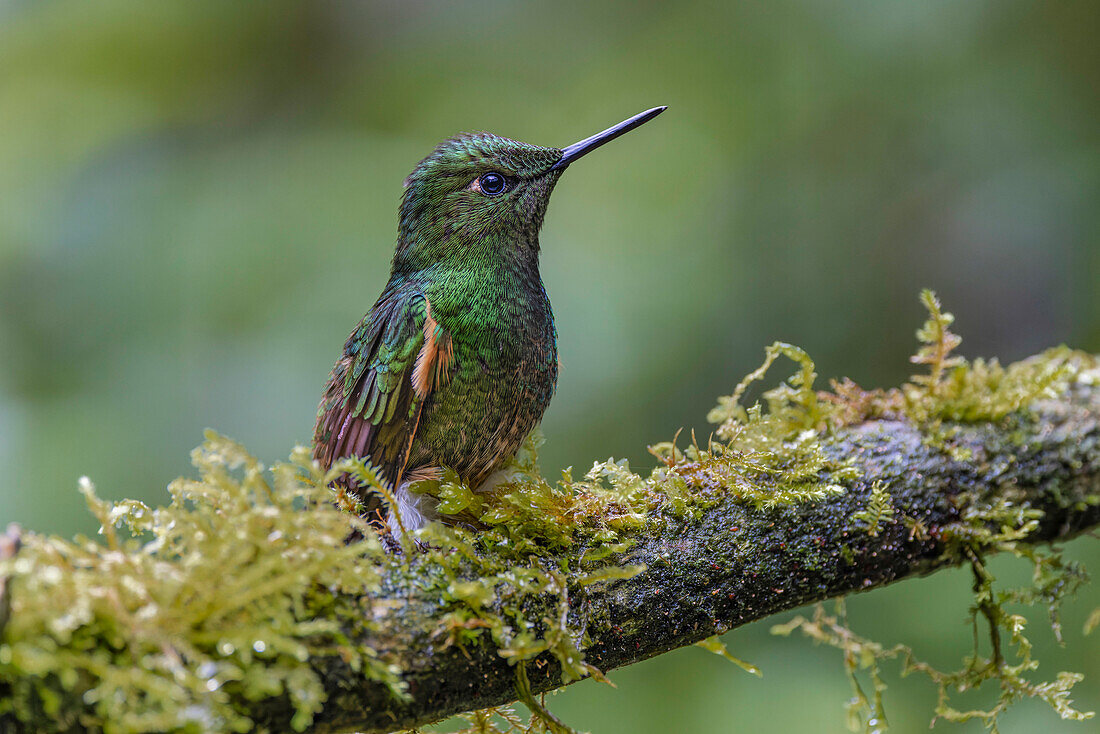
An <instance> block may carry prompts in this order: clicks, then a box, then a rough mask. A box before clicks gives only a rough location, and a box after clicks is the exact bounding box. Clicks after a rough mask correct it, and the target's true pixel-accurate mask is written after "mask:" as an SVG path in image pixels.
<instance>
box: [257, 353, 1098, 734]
mask: <svg viewBox="0 0 1100 734" xmlns="http://www.w3.org/2000/svg"><path fill="white" fill-rule="evenodd" d="M1090 374H1091V376H1090ZM1097 376H1098V372H1097V371H1096V370H1095V369H1093V370H1092V372H1091V373H1089V374H1086V376H1085V377H1086V378H1088V379H1082V380H1079V381H1078V382H1077V383H1076V384H1075V385H1074V386H1073V387H1072V388H1071V389H1070V392H1069V393H1068V394H1067V395H1065V396H1064V397H1063V398H1062V399H1059V400H1049V401H1044V402H1042V403H1040V404H1038V405H1036V406H1035V409H1034V411H1033V413H1032V414H1031V415H1029V416H1024V417H1010V418H1008V419H1005V420H1002V421H998V422H997V423H995V424H994V423H981V424H976V425H959V426H957V434H956V435H954V436H953V437H952V439H951V444H952V451H951V452H947V451H945V450H944V449H942V448H937V447H935V446H932V445H930V442H929V440H928V436H927V435H926V434H924V433H922V432H921V431H920V430H919V429H918V428H917V427H916V426H914V425H912V424H911V423H909V422H905V421H893V420H875V421H867V422H864V423H861V424H859V425H855V426H852V427H849V428H845V429H841V430H839V431H837V432H836V433H835V434H834V435H832V436H830V437H826V438H824V439H823V442H824V447H825V450H826V452H827V453H828V454H829V455H830V456H831V457H835V458H837V459H842V458H851V459H852V460H854V462H855V465H856V466H857V468H858V469H859V470H860V472H861V474H862V478H861V479H860V480H858V481H857V482H855V483H854V486H852V487H850V488H849V490H848V491H846V492H845V493H843V494H840V495H836V496H833V497H831V498H828V499H826V500H822V501H818V502H813V503H805V504H800V505H794V506H786V507H777V508H773V509H770V510H757V509H753V508H751V507H746V506H745V505H744V504H743V503H740V502H738V501H736V500H734V499H732V498H730V499H727V500H726V501H724V502H722V503H721V504H719V505H718V506H716V507H714V508H712V509H710V510H709V511H707V512H706V513H705V514H704V516H703V517H702V518H701V520H699V521H683V520H680V519H677V518H674V517H667V518H665V522H664V523H652V524H649V525H647V528H646V529H645V530H644V531H641V532H639V533H637V534H636V535H634V536H633V537H634V538H635V540H636V544H635V545H634V546H633V547H632V548H631V550H630V551H629V552H628V553H626V554H624V555H623V556H622V557H621V559H620V560H621V562H622V563H628V564H644V565H645V567H646V570H645V572H643V573H641V574H640V575H638V576H635V577H634V578H630V579H627V580H619V581H612V582H608V583H600V584H596V585H593V586H587V587H583V588H575V589H570V601H571V609H572V611H571V614H573V615H575V616H576V617H577V619H576V620H574V622H575V623H577V624H579V625H580V626H581V627H582V628H583V629H584V630H585V632H586V634H587V636H588V638H589V643H588V645H587V646H586V648H585V654H586V656H587V657H586V659H587V661H588V662H589V663H591V664H593V665H595V666H597V667H598V668H600V669H601V670H604V671H607V670H611V669H614V668H617V667H619V666H622V665H627V664H629V663H634V662H638V661H640V660H644V659H646V658H650V657H653V656H655V655H659V654H661V653H663V652H667V651H669V650H673V649H675V648H678V647H682V646H684V645H688V644H692V643H694V642H697V641H700V640H703V639H705V638H707V637H709V636H711V635H714V634H720V633H723V632H726V631H728V630H730V629H733V628H735V627H738V626H740V625H742V624H746V623H748V622H751V621H754V620H757V619H761V618H763V617H767V616H769V615H771V614H775V613H776V612H781V611H784V610H789V609H793V608H795V607H798V606H801V605H803V604H807V603H810V602H815V601H821V600H825V599H828V598H831V597H836V596H840V595H844V594H850V593H853V592H858V591H867V590H869V589H873V588H877V587H880V586H885V585H887V584H889V583H892V582H894V581H898V580H901V579H904V578H908V577H913V576H921V575H926V574H929V573H931V572H933V571H936V570H938V569H941V568H945V567H948V566H955V565H958V564H960V563H963V562H965V561H966V560H967V553H970V552H977V553H982V552H986V551H991V550H995V548H993V547H982V544H983V541H982V539H981V538H982V536H983V532H982V531H985V532H989V531H990V529H991V528H993V526H994V525H996V524H997V523H998V522H1002V521H1003V518H1002V519H998V518H997V517H996V514H997V508H998V507H1002V508H1003V507H1005V506H1006V505H1005V503H1013V506H1016V507H1026V508H1031V509H1034V510H1039V511H1041V513H1042V515H1041V519H1040V521H1039V523H1038V524H1037V525H1036V526H1035V527H1034V528H1033V529H1032V530H1031V531H1030V532H1028V534H1027V536H1026V538H1024V539H1023V540H1024V542H1029V543H1039V542H1044V543H1050V542H1058V541H1064V540H1067V539H1070V538H1072V537H1074V536H1075V535H1077V534H1079V533H1081V532H1082V531H1085V530H1087V529H1089V528H1092V527H1095V526H1096V525H1097V524H1098V523H1100V379H1097ZM948 428H949V429H954V428H956V427H954V426H951V427H948ZM945 430H946V429H945ZM967 451H969V453H970V456H971V458H969V459H966V460H961V459H957V458H952V454H954V455H955V456H960V455H965V453H966V452H967ZM873 486H875V487H878V488H879V489H880V491H881V490H883V489H884V490H885V491H886V492H887V493H888V494H889V497H890V502H891V505H892V509H893V515H892V517H891V518H890V519H889V520H888V521H886V522H883V523H882V524H881V527H879V528H876V532H875V534H872V533H871V532H869V531H868V530H867V529H866V528H861V527H860V525H861V523H860V522H858V521H853V515H854V514H856V513H858V512H860V511H861V510H863V509H864V508H866V507H867V506H868V502H869V497H870V494H871V492H872V487H873ZM994 532H996V529H995V528H994ZM572 562H573V563H574V564H576V563H577V562H578V558H574V559H573V560H572ZM421 570H422V571H424V572H427V571H428V569H421ZM415 580H416V576H415V575H414V576H412V577H411V582H410V578H407V577H400V578H394V579H392V583H390V584H386V585H385V588H386V589H387V591H386V595H387V596H388V597H390V598H391V599H393V598H396V599H400V605H399V607H398V608H397V609H395V610H393V611H392V613H390V614H388V615H387V616H385V618H384V619H383V620H382V626H381V629H380V630H378V631H377V632H376V633H375V634H373V635H371V637H370V639H369V640H363V642H366V643H368V644H370V645H371V646H372V647H373V648H374V649H376V650H378V651H379V654H380V655H381V656H382V657H383V659H386V660H390V661H393V662H395V663H396V664H397V666H398V667H399V668H400V669H401V670H402V671H403V673H402V677H403V679H404V680H405V681H406V683H407V684H408V690H409V692H410V694H411V699H410V700H409V701H408V702H398V701H395V700H394V698H393V697H392V695H391V694H390V693H389V691H388V690H387V689H386V688H385V687H384V686H382V685H380V684H375V683H370V682H366V683H364V682H363V681H361V680H357V678H356V676H355V675H354V673H352V672H351V671H349V670H347V669H346V668H343V667H341V666H336V667H332V668H330V669H327V670H324V671H322V672H323V674H324V680H325V687H326V689H327V692H328V696H329V698H328V704H327V705H326V706H325V709H324V711H323V712H322V713H321V714H320V715H319V716H318V718H317V720H316V722H315V726H316V727H317V730H318V731H344V730H348V729H352V728H356V729H361V730H365V731H371V732H376V731H377V732H382V731H391V730H394V729H398V728H402V727H411V726H416V725H420V724H423V723H426V722H430V721H434V720H437V719H440V718H443V717H446V716H448V715H451V714H454V713H456V712H460V711H466V710H470V709H475V708H482V707H486V706H493V705H498V704H502V703H505V702H507V701H512V700H515V699H516V697H517V696H516V692H515V679H516V675H515V670H514V668H513V667H511V666H510V665H509V664H508V663H507V662H505V660H504V659H502V658H501V656H500V655H499V654H498V652H497V650H496V648H495V647H494V646H493V645H492V644H491V643H489V642H488V641H487V640H486V641H484V642H482V644H480V645H474V646H470V645H467V646H466V647H465V649H460V648H459V647H457V646H451V647H449V648H446V649H441V647H442V646H441V644H440V637H439V635H438V634H437V631H438V624H439V623H438V620H439V617H440V615H441V614H442V613H443V612H444V611H445V607H444V605H443V604H442V603H441V600H440V594H439V593H438V591H434V590H433V591H425V590H423V588H419V587H418V585H417V584H416V581H415ZM430 586H431V585H426V587H425V588H430ZM483 639H484V638H483ZM528 676H529V677H530V685H531V689H532V691H534V692H536V693H537V692H539V691H545V690H548V689H551V688H554V687H557V686H558V685H560V671H559V668H558V665H557V664H556V663H555V662H553V661H552V659H550V658H549V656H545V655H544V656H543V657H541V658H539V659H537V660H536V661H534V662H532V663H529V665H528ZM286 715H287V714H286V712H285V711H280V710H278V709H273V710H269V711H268V712H267V715H266V716H264V717H261V718H262V720H264V721H266V722H267V723H268V724H270V725H271V726H273V727H274V728H278V727H279V726H280V725H281V724H285V722H286V718H285V717H286Z"/></svg>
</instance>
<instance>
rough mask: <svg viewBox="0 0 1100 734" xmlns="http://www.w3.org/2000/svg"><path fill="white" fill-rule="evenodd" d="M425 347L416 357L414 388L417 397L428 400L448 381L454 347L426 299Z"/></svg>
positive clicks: (413, 378) (413, 377)
mask: <svg viewBox="0 0 1100 734" xmlns="http://www.w3.org/2000/svg"><path fill="white" fill-rule="evenodd" d="M424 310H425V316H424V346H422V347H421V348H420V352H419V353H418V354H417V355H416V366H415V367H414V368H413V374H412V386H413V391H414V392H416V397H417V398H419V399H420V400H422V401H423V400H426V399H427V398H428V394H429V393H431V391H432V390H433V389H434V388H435V387H436V386H437V385H440V384H442V383H443V382H445V381H446V379H447V376H448V368H449V367H450V363H451V358H452V357H453V356H454V347H453V345H452V344H451V337H450V336H449V335H447V334H444V333H443V329H442V327H440V325H439V322H438V321H436V320H435V319H434V318H432V304H431V302H429V301H428V299H426V298H425V299H424Z"/></svg>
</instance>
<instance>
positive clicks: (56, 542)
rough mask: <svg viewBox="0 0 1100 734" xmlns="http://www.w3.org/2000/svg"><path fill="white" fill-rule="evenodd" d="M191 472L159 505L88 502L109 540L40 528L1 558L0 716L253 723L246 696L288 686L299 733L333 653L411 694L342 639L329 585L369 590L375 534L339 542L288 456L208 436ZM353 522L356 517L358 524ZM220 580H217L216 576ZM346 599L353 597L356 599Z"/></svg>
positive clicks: (316, 489) (393, 674)
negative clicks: (11, 555)
mask: <svg viewBox="0 0 1100 734" xmlns="http://www.w3.org/2000/svg"><path fill="white" fill-rule="evenodd" d="M192 459H193V462H194V464H195V466H196V467H197V468H198V470H199V473H200V479H198V480H183V479H181V480H177V481H175V482H173V483H172V485H171V486H170V487H169V491H170V493H171V495H172V502H171V504H170V505H169V506H167V507H162V508H157V509H153V508H150V507H147V506H145V505H143V504H142V503H140V502H135V501H132V500H127V501H123V502H118V503H112V502H107V501H104V500H101V499H99V498H98V497H96V495H95V492H94V491H93V489H92V486H91V483H90V482H88V481H87V480H86V479H85V480H82V482H81V490H82V491H83V492H84V494H85V496H86V498H87V500H88V506H89V508H90V509H91V511H92V512H93V513H94V514H95V516H96V517H97V518H98V519H99V521H100V522H101V524H102V528H101V533H102V535H103V538H104V541H105V542H104V543H99V542H95V541H92V540H90V539H87V538H82V537H78V538H76V539H75V540H73V541H67V540H62V539H60V538H56V537H47V536H41V535H35V534H28V535H26V536H24V547H23V549H22V550H21V552H20V553H19V555H18V556H17V557H16V558H15V559H13V560H9V561H4V562H2V565H0V576H2V575H10V577H11V578H10V589H11V617H10V619H9V622H8V625H7V627H6V628H5V630H4V641H3V644H2V645H0V686H2V687H3V688H4V689H5V690H6V695H4V696H2V697H0V712H2V713H7V714H14V715H15V716H16V717H17V718H19V719H21V720H24V721H33V722H34V726H35V727H36V730H39V731H46V730H48V723H49V722H53V723H54V725H55V726H57V727H58V728H59V729H60V728H62V727H64V726H65V723H66V722H73V718H72V717H73V716H75V712H76V711H82V713H81V714H80V720H79V721H80V726H81V727H82V728H100V729H102V730H103V731H106V732H138V731H149V732H153V731H159V732H168V731H211V730H217V731H249V730H251V728H252V722H251V720H250V719H249V717H248V714H247V712H248V710H249V704H248V702H250V701H258V700H262V699H265V698H268V697H270V696H274V695H279V694H285V695H287V696H288V697H289V698H290V701H291V703H292V705H293V706H294V709H295V712H296V713H295V715H294V718H293V722H292V724H293V726H294V727H295V729H299V730H300V729H304V728H305V727H306V726H308V725H309V723H310V722H311V721H312V719H313V715H314V713H315V712H317V711H318V710H319V709H320V707H321V705H322V704H323V702H324V694H323V689H322V686H321V682H320V680H319V679H318V678H317V676H316V674H315V673H314V672H313V669H312V668H311V666H310V664H309V661H310V660H311V659H316V658H318V657H325V656H340V657H341V658H343V659H344V660H346V661H347V662H348V663H349V664H350V665H351V666H352V667H353V668H355V669H357V670H359V671H360V672H361V674H362V675H363V676H365V677H368V678H372V679H375V680H380V681H383V682H385V683H387V684H388V685H389V686H390V687H391V689H392V691H393V693H394V695H395V696H401V695H404V692H403V690H402V688H401V684H400V682H399V678H398V677H397V671H395V670H392V669H391V668H390V667H388V666H387V665H386V664H384V663H383V662H381V661H379V660H378V659H377V657H376V656H375V654H374V652H373V651H372V650H369V649H366V648H362V647H357V646H355V645H353V644H351V643H350V642H349V641H348V640H347V639H346V638H345V637H344V635H343V633H342V632H341V629H340V622H339V619H340V618H339V614H354V615H356V616H357V617H359V618H363V617H368V616H369V615H368V614H365V612H366V611H367V610H364V609H339V610H337V609H334V608H333V604H334V601H333V599H334V597H333V594H332V593H331V592H334V591H340V592H346V593H347V594H349V595H356V594H360V593H362V592H364V591H366V590H369V589H373V588H376V586H377V583H378V579H379V575H378V563H379V562H384V559H383V558H382V557H381V551H380V550H379V548H378V544H377V542H376V541H373V540H371V541H369V542H365V543H360V544H356V545H345V544H344V543H343V539H344V537H345V536H346V535H347V533H348V530H349V527H350V526H349V517H348V515H347V514H346V513H343V512H340V511H339V510H337V509H336V508H334V507H333V506H332V505H331V504H330V503H329V502H328V501H326V500H327V498H328V496H329V494H330V491H329V489H328V488H327V483H328V481H330V480H331V479H333V478H334V477H335V475H333V476H323V475H321V474H320V473H319V472H317V471H316V470H315V469H314V468H313V467H312V466H311V463H310V462H309V461H308V454H307V453H306V452H305V451H301V450H300V451H297V452H296V453H295V455H294V457H293V459H292V461H291V463H288V464H279V465H277V466H275V467H274V468H273V469H272V470H271V471H270V472H266V471H265V469H264V467H263V466H262V465H261V464H260V463H259V462H257V461H256V460H255V459H254V458H253V457H251V456H249V455H248V454H247V453H246V452H245V451H244V450H243V449H242V448H241V447H240V446H239V445H237V444H235V443H233V442H232V441H229V440H228V439H225V438H222V437H220V436H217V435H214V434H212V433H211V434H208V436H207V440H206V443H205V444H204V445H203V446H202V448H200V449H197V450H196V451H195V452H194V454H193V456H192ZM353 524H357V521H354V523H353ZM213 578H217V579H218V583H216V584H212V583H211V582H210V581H211V579H213ZM349 598H351V597H349Z"/></svg>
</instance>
